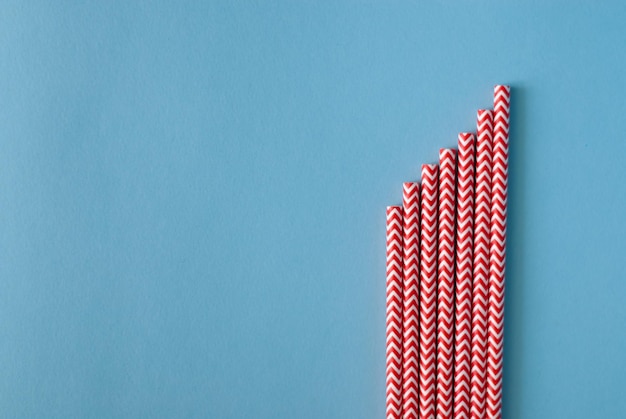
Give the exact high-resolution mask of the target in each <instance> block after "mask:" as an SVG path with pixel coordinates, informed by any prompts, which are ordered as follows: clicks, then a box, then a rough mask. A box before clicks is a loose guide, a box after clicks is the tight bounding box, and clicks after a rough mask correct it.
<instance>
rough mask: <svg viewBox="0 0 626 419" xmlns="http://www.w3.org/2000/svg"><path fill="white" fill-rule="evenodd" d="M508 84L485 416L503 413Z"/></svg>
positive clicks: (500, 108) (497, 175)
mask: <svg viewBox="0 0 626 419" xmlns="http://www.w3.org/2000/svg"><path fill="white" fill-rule="evenodd" d="M510 92H511V90H510V88H509V86H496V87H495V88H494V108H493V109H494V121H493V126H494V128H493V167H492V170H491V230H490V240H489V312H488V336H489V338H488V351H487V417H488V418H498V419H499V418H501V417H502V343H503V341H502V338H503V331H504V268H505V256H506V253H505V251H506V206H507V184H508V167H509V103H510Z"/></svg>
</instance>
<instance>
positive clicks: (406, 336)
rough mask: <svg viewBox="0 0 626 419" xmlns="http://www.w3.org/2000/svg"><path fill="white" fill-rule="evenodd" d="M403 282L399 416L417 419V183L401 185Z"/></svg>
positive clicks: (405, 418) (406, 418)
mask: <svg viewBox="0 0 626 419" xmlns="http://www.w3.org/2000/svg"><path fill="white" fill-rule="evenodd" d="M402 192H403V193H402V208H403V211H404V229H403V231H404V245H403V248H404V254H403V261H404V283H403V291H404V295H403V304H404V309H403V313H402V315H403V319H404V324H403V328H402V330H403V338H402V417H403V418H404V419H416V418H417V411H418V405H417V401H418V393H417V392H418V388H419V385H418V380H419V377H418V375H417V371H418V369H419V368H418V364H417V362H418V359H419V353H418V351H419V340H418V339H419V330H418V327H419V311H418V310H419V281H418V279H419V278H418V275H419V183H414V182H406V183H404V185H403V187H402Z"/></svg>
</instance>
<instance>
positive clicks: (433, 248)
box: [419, 164, 439, 419]
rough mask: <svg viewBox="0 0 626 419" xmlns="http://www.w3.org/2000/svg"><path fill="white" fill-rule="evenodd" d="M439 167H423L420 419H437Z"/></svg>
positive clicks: (427, 165)
mask: <svg viewBox="0 0 626 419" xmlns="http://www.w3.org/2000/svg"><path fill="white" fill-rule="evenodd" d="M438 174H439V166H437V165H436V164H424V165H422V190H421V194H420V198H421V199H420V201H421V203H420V204H421V208H420V296H419V297H420V303H419V313H420V318H419V326H420V333H419V340H420V355H419V417H420V419H421V418H424V419H431V418H434V417H435V392H436V381H437V377H436V363H435V362H436V358H435V357H436V349H437V343H436V339H437V201H438V198H437V190H438V185H437V181H438Z"/></svg>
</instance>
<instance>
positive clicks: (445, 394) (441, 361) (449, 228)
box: [436, 148, 456, 419]
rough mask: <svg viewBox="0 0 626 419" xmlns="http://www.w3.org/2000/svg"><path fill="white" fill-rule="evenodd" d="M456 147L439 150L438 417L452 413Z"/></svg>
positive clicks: (450, 415) (448, 415)
mask: <svg viewBox="0 0 626 419" xmlns="http://www.w3.org/2000/svg"><path fill="white" fill-rule="evenodd" d="M455 190H456V150H454V149H451V148H442V149H441V150H439V222H438V224H437V225H438V251H437V402H436V406H437V408H436V411H437V418H444V419H445V418H451V417H452V396H453V393H452V392H453V373H452V371H453V362H454V259H455V258H454V238H455V231H456V228H455V225H454V219H455V207H456V202H455Z"/></svg>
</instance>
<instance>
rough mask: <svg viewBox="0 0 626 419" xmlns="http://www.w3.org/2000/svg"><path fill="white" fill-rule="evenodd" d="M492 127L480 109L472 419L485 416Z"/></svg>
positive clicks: (489, 114)
mask: <svg viewBox="0 0 626 419" xmlns="http://www.w3.org/2000/svg"><path fill="white" fill-rule="evenodd" d="M492 130H493V113H492V111H490V110H479V111H478V144H477V155H476V194H475V208H476V210H475V216H476V221H475V224H474V285H473V289H472V358H471V359H472V364H471V378H470V416H471V418H472V419H482V418H483V417H484V415H485V388H486V386H487V371H486V362H487V359H486V358H487V304H488V302H487V299H488V288H487V280H488V277H489V227H490V222H491V215H490V214H491V205H490V201H491V144H492Z"/></svg>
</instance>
